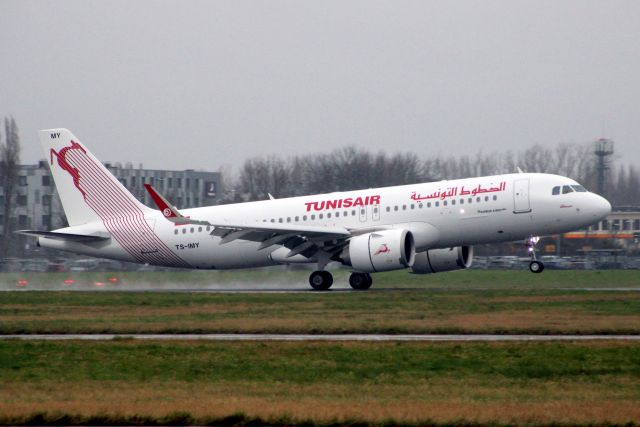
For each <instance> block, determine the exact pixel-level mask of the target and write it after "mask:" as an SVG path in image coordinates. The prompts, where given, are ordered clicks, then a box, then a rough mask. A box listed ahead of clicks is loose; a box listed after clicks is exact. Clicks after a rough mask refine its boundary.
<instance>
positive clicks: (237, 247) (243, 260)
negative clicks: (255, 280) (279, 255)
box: [175, 236, 274, 270]
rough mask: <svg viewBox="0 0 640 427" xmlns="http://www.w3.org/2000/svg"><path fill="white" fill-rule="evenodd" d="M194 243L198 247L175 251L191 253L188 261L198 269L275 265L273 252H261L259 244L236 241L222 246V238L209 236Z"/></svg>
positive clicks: (188, 255)
mask: <svg viewBox="0 0 640 427" xmlns="http://www.w3.org/2000/svg"><path fill="white" fill-rule="evenodd" d="M193 243H197V244H198V247H197V248H188V249H176V250H175V251H176V252H185V251H187V252H189V253H188V254H187V255H186V259H187V260H188V261H189V262H190V263H191V264H192V265H194V266H196V267H198V268H204V269H216V270H224V269H234V268H248V267H264V266H269V265H274V263H273V261H271V259H270V258H269V253H270V252H271V251H270V250H268V249H265V250H260V251H259V250H258V247H259V246H260V244H259V243H257V242H251V241H246V240H236V241H233V242H229V243H225V244H222V245H221V244H219V243H220V238H218V237H210V236H207V237H206V238H204V239H202V240H201V241H198V242H193ZM181 255H183V254H181Z"/></svg>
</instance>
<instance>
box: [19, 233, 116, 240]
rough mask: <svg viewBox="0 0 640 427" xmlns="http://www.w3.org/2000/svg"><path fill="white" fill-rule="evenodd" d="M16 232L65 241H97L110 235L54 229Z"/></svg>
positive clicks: (108, 237) (106, 238)
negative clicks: (64, 231)
mask: <svg viewBox="0 0 640 427" xmlns="http://www.w3.org/2000/svg"><path fill="white" fill-rule="evenodd" d="M16 233H18V234H24V235H26V236H34V237H46V238H47V239H53V240H63V241H66V242H79V243H89V242H99V241H103V240H109V239H110V238H111V237H110V236H109V235H107V233H103V234H101V235H89V234H71V233H58V232H56V231H38V230H18V231H16Z"/></svg>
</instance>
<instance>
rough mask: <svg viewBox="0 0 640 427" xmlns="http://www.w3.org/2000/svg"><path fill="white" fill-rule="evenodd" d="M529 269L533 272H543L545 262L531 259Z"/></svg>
mask: <svg viewBox="0 0 640 427" xmlns="http://www.w3.org/2000/svg"><path fill="white" fill-rule="evenodd" d="M529 270H531V272H532V273H542V270H544V264H543V263H541V262H540V261H531V262H530V263H529Z"/></svg>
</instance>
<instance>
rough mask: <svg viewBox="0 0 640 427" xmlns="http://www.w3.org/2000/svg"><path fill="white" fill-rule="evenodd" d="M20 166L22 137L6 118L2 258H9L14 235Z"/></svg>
mask: <svg viewBox="0 0 640 427" xmlns="http://www.w3.org/2000/svg"><path fill="white" fill-rule="evenodd" d="M0 136H1V135H0ZM19 165H20V137H19V136H18V126H17V125H16V121H15V120H14V119H13V117H11V118H7V117H5V119H4V142H1V143H0V188H2V192H3V196H4V205H3V206H2V219H3V220H2V230H3V237H2V244H1V245H0V251H1V253H2V256H7V254H8V251H9V248H10V247H11V244H12V242H13V241H14V240H15V239H14V235H13V228H14V223H13V220H12V219H13V218H12V217H13V211H14V208H15V199H16V194H17V187H18V167H19Z"/></svg>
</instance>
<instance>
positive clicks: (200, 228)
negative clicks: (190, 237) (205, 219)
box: [173, 225, 211, 234]
mask: <svg viewBox="0 0 640 427" xmlns="http://www.w3.org/2000/svg"><path fill="white" fill-rule="evenodd" d="M181 230H182V234H187V231H188V232H189V233H192V234H193V233H195V232H196V227H190V228H188V229H187V227H184V228H182V229H181ZM203 231H207V232H209V231H211V226H210V225H207V226H206V227H202V226H200V227H198V233H202V232H203ZM178 233H180V230H179V229H177V228H176V229H175V230H173V234H178Z"/></svg>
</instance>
